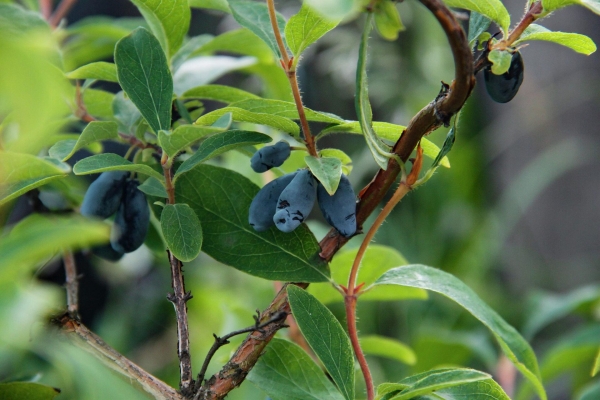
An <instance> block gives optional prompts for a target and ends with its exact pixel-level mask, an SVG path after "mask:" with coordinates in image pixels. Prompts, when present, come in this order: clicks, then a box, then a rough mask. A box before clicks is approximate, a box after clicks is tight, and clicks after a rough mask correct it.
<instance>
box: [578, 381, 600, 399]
mask: <svg viewBox="0 0 600 400" xmlns="http://www.w3.org/2000/svg"><path fill="white" fill-rule="evenodd" d="M599 398H600V381H596V382H593V383H591V384H590V385H587V386H586V387H585V388H583V389H582V390H581V392H580V393H579V396H577V398H576V400H597V399H599Z"/></svg>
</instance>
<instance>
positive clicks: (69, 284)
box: [63, 250, 79, 318]
mask: <svg viewBox="0 0 600 400" xmlns="http://www.w3.org/2000/svg"><path fill="white" fill-rule="evenodd" d="M63 264H64V265H65V287H66V290H67V310H68V312H69V315H70V316H71V317H73V318H78V317H79V277H78V276H77V266H76V264H75V257H74V256H73V252H72V251H71V250H65V251H63Z"/></svg>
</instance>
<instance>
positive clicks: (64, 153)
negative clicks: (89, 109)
mask: <svg viewBox="0 0 600 400" xmlns="http://www.w3.org/2000/svg"><path fill="white" fill-rule="evenodd" d="M116 137H117V124H116V123H115V122H111V121H106V122H102V121H92V122H90V123H89V124H88V125H87V126H86V127H85V129H84V130H83V132H81V135H79V138H78V139H77V141H75V142H74V143H73V141H72V140H66V141H65V140H63V141H60V142H58V143H57V144H55V145H54V147H53V148H54V149H55V151H53V150H52V149H53V148H51V149H50V150H49V153H50V156H52V157H54V158H57V159H59V160H61V161H67V160H68V159H69V158H71V157H72V156H73V154H75V152H76V151H77V150H80V149H82V148H84V147H86V146H88V145H90V144H91V143H94V142H99V141H102V140H107V139H114V138H116ZM65 142H68V143H65Z"/></svg>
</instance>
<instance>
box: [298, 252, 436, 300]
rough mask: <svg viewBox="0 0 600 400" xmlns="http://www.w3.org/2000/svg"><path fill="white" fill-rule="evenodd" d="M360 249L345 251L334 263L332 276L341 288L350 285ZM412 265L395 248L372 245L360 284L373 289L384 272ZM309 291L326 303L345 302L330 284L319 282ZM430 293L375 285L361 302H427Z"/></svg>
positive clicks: (358, 278) (334, 259) (362, 271)
mask: <svg viewBox="0 0 600 400" xmlns="http://www.w3.org/2000/svg"><path fill="white" fill-rule="evenodd" d="M357 252H358V250H357V249H353V250H341V251H340V252H338V253H337V254H336V255H335V257H334V258H333V260H332V261H331V266H330V268H331V277H332V279H333V281H334V282H335V283H337V284H340V285H346V284H347V283H348V276H349V274H350V269H351V268H352V263H353V262H354V259H355V258H356V254H357ZM404 264H408V262H407V261H406V259H405V258H404V257H403V256H402V255H401V254H400V253H399V252H398V251H397V250H396V249H393V248H391V247H387V246H381V245H370V246H369V247H368V248H367V251H366V253H365V255H364V257H363V261H362V263H361V265H362V268H360V269H359V271H358V277H357V282H358V283H363V282H364V283H365V286H367V287H368V286H370V285H371V284H373V282H375V280H376V279H377V278H379V277H380V276H381V275H382V274H383V273H384V272H386V271H388V270H390V269H392V268H394V267H397V266H398V265H404ZM308 292H309V293H311V294H312V295H314V296H315V297H316V298H317V299H319V301H320V302H322V303H332V302H336V301H343V300H344V298H343V297H342V296H341V295H340V292H338V291H337V290H335V289H334V288H333V286H332V285H331V284H329V283H317V284H312V285H310V286H309V287H308ZM426 298H427V292H426V291H425V290H423V289H414V288H397V287H391V286H374V287H372V288H371V289H370V290H369V291H367V292H366V293H364V294H362V295H361V296H360V301H368V300H376V301H388V300H404V299H426Z"/></svg>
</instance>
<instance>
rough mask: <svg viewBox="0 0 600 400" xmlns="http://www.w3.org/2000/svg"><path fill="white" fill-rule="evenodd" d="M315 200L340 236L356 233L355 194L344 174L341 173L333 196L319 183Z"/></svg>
mask: <svg viewBox="0 0 600 400" xmlns="http://www.w3.org/2000/svg"><path fill="white" fill-rule="evenodd" d="M317 202H318V203H319V208H320V209H321V213H323V216H324V217H325V219H326V220H327V222H328V223H329V225H331V226H333V227H334V228H335V229H337V230H338V231H339V232H340V234H341V235H342V236H345V237H350V236H352V235H354V234H355V233H356V195H355V194H354V189H352V185H351V184H350V181H349V180H348V177H347V176H346V175H343V174H342V177H341V179H340V184H339V186H338V188H337V190H336V192H335V193H334V194H333V196H330V195H329V193H327V190H325V188H324V187H323V185H321V183H319V185H318V187H317Z"/></svg>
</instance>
